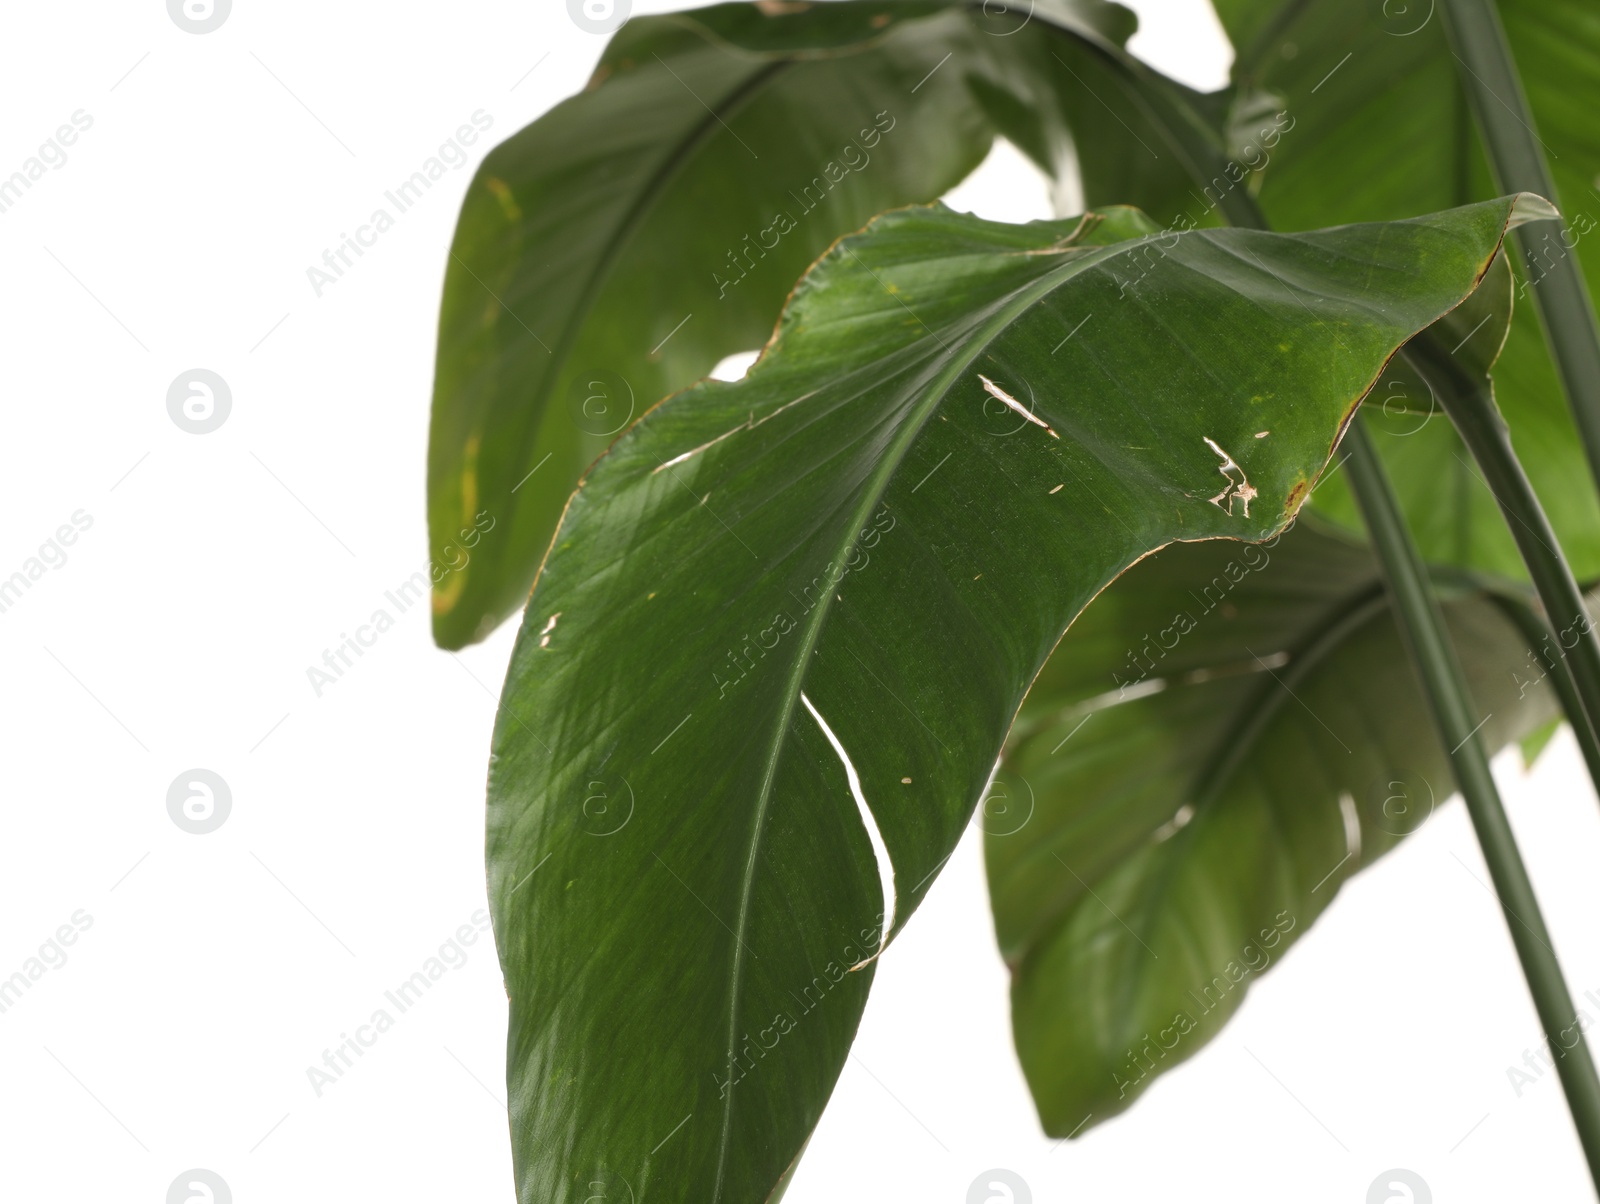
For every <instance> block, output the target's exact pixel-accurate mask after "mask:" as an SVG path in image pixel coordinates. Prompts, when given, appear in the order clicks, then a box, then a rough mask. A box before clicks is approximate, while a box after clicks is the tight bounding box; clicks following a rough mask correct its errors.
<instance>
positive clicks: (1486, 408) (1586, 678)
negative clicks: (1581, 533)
mask: <svg viewBox="0 0 1600 1204" xmlns="http://www.w3.org/2000/svg"><path fill="white" fill-rule="evenodd" d="M1406 358H1407V360H1409V361H1410V363H1411V366H1412V367H1413V368H1415V369H1416V370H1417V372H1418V373H1419V374H1420V375H1421V376H1422V378H1423V380H1424V381H1426V382H1427V384H1428V385H1429V387H1430V388H1432V390H1433V392H1434V393H1435V395H1437V396H1438V398H1439V401H1440V403H1441V404H1442V405H1443V406H1444V409H1445V413H1447V414H1448V415H1449V416H1450V421H1451V422H1453V423H1454V424H1455V427H1456V430H1457V431H1458V432H1460V434H1461V438H1462V441H1463V442H1465V443H1466V445H1467V450H1468V451H1470V452H1471V453H1472V458H1473V459H1474V460H1476V461H1477V462H1478V467H1479V468H1481V469H1482V470H1483V474H1484V483H1485V484H1487V485H1488V486H1489V492H1490V493H1492V494H1493V495H1494V499H1495V501H1496V502H1498V503H1499V505H1500V512H1501V513H1502V514H1503V515H1504V516H1505V520H1506V526H1507V527H1509V528H1510V530H1511V537H1512V538H1513V539H1515V540H1516V542H1517V549H1518V551H1520V552H1521V553H1522V561H1523V563H1524V564H1526V565H1527V566H1528V574H1529V576H1531V577H1532V578H1533V585H1534V588H1535V589H1537V590H1538V591H1539V600H1540V601H1541V602H1543V603H1544V609H1545V613H1546V614H1548V615H1549V616H1550V625H1551V626H1552V627H1554V628H1555V629H1556V632H1557V637H1558V640H1559V643H1558V645H1557V647H1556V648H1553V649H1552V650H1551V651H1553V652H1554V651H1557V649H1559V655H1560V656H1561V657H1562V658H1564V659H1565V660H1566V662H1567V665H1568V667H1569V668H1570V670H1571V673H1572V681H1573V684H1574V686H1575V687H1576V689H1577V693H1578V697H1579V698H1580V699H1581V700H1582V709H1581V711H1580V712H1579V714H1577V715H1573V716H1571V718H1572V724H1573V727H1574V728H1576V727H1577V726H1578V725H1579V723H1580V720H1582V721H1583V722H1585V723H1586V725H1587V727H1588V729H1589V733H1590V735H1591V736H1593V735H1594V734H1595V733H1596V732H1600V640H1597V639H1596V637H1595V630H1594V622H1593V620H1591V619H1590V618H1589V611H1588V608H1587V607H1586V606H1585V605H1584V600H1583V591H1581V590H1580V589H1579V588H1578V583H1577V581H1576V580H1574V579H1573V576H1572V570H1571V568H1569V567H1568V565H1567V561H1566V558H1565V557H1564V556H1562V555H1561V551H1560V544H1559V543H1557V541H1556V535H1555V532H1554V531H1552V530H1551V529H1550V520H1549V519H1548V518H1546V517H1545V512H1544V507H1543V506H1541V505H1540V504H1539V497H1538V495H1537V494H1536V493H1534V491H1533V484H1532V483H1531V482H1530V481H1529V480H1528V475H1527V473H1525V472H1523V470H1522V465H1521V463H1520V462H1519V461H1518V460H1517V455H1516V452H1515V451H1514V450H1513V449H1512V446H1511V432H1510V431H1509V430H1507V429H1506V424H1505V420H1504V419H1503V418H1502V417H1501V416H1500V410H1499V408H1498V407H1497V406H1496V405H1495V403H1494V392H1493V389H1492V386H1491V385H1490V384H1489V382H1488V380H1486V379H1484V378H1481V377H1479V376H1477V375H1476V374H1475V373H1471V372H1468V371H1467V370H1466V369H1465V368H1464V367H1462V366H1461V364H1459V363H1458V362H1457V361H1456V360H1455V358H1454V357H1453V356H1452V355H1451V354H1450V353H1449V352H1448V351H1446V350H1445V348H1444V346H1443V344H1441V343H1440V342H1439V341H1438V340H1437V339H1436V338H1435V337H1434V336H1433V334H1432V332H1431V331H1428V332H1424V333H1423V334H1422V335H1419V336H1418V337H1417V338H1415V339H1413V340H1412V341H1411V342H1410V343H1409V344H1408V345H1407V346H1406ZM1597 781H1600V779H1597Z"/></svg>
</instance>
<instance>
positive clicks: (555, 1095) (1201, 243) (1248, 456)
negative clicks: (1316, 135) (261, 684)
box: [489, 201, 1511, 1204]
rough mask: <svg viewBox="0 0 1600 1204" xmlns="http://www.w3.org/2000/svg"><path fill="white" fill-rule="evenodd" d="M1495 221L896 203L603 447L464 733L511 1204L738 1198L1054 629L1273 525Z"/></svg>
mask: <svg viewBox="0 0 1600 1204" xmlns="http://www.w3.org/2000/svg"><path fill="white" fill-rule="evenodd" d="M1510 217H1511V203H1510V202H1509V201H1501V202H1495V203H1491V204H1484V205H1479V206H1474V207H1469V208H1465V209H1460V210H1456V211H1453V212H1450V213H1446V214H1441V215H1437V216H1435V217H1431V218H1426V219H1419V220H1416V221H1412V222H1402V223H1394V224H1388V225H1382V226H1352V227H1345V228H1342V229H1338V230H1331V231H1324V232H1319V233H1315V234H1306V235H1296V236H1281V235H1273V234H1264V233H1257V232H1250V231H1242V230H1215V231H1198V232H1195V233H1191V234H1185V235H1182V236H1177V237H1171V236H1166V235H1163V234H1161V233H1160V232H1158V231H1155V230H1154V228H1153V225H1152V223H1151V222H1150V221H1149V220H1148V219H1147V218H1145V217H1144V216H1143V215H1141V214H1138V213H1137V212H1134V211H1128V210H1113V211H1107V212H1103V213H1096V214H1092V215H1090V216H1088V217H1086V218H1084V219H1082V220H1081V221H1069V222H1052V223H1034V224H1032V225H1028V226H1021V227H1011V226H1003V225H997V224H994V223H989V222H984V221H980V220H978V219H976V218H971V217H967V216H962V215H957V214H953V213H950V212H949V211H948V210H945V209H943V208H940V207H935V208H932V209H912V210H905V211H899V212H895V213H891V214H888V215H886V216H884V217H882V218H879V219H878V220H877V221H875V222H874V223H873V224H872V225H871V226H869V227H868V229H867V230H866V231H864V232H863V233H862V234H860V235H856V236H851V237H849V238H846V239H844V240H843V241H842V242H840V243H839V244H838V245H837V246H836V247H834V248H833V249H832V250H831V251H830V252H829V253H828V254H827V255H826V256H825V257H824V258H823V259H822V260H821V261H820V262H819V263H818V265H817V266H816V267H815V268H814V269H813V270H812V271H811V272H810V273H809V274H808V275H807V276H806V277H805V278H804V279H803V280H802V281H801V283H800V284H799V285H798V286H797V288H796V290H795V293H794V297H793V300H792V301H791V303H790V305H789V307H788V308H787V310H786V311H785V314H784V317H783V319H782V321H781V323H780V325H779V328H778V331H777V333H776V335H775V336H774V338H773V341H772V342H771V344H770V345H769V346H768V349H767V351H766V353H765V355H764V356H763V358H762V359H761V360H760V361H759V362H758V363H757V364H756V366H755V367H754V368H753V369H752V370H751V371H750V372H749V373H748V375H747V376H746V377H745V378H744V380H742V381H740V382H737V383H734V384H720V383H715V382H710V383H705V384H702V385H698V386H695V387H694V388H692V389H690V390H688V391H686V392H684V393H682V394H679V395H677V396H675V397H673V398H671V399H669V400H668V401H667V402H665V403H664V404H662V405H661V406H659V407H657V408H656V409H654V410H652V411H651V412H650V413H648V414H647V415H646V416H645V417H644V418H643V419H641V420H640V421H639V422H638V423H637V424H636V425H635V426H634V427H632V428H631V429H630V430H629V431H628V432H627V433H626V434H625V435H623V436H622V437H621V438H620V439H619V440H618V441H617V443H616V444H615V445H614V446H613V447H612V449H611V450H610V452H609V453H608V454H607V455H606V456H605V457H604V458H603V459H602V460H600V461H599V462H598V463H597V464H596V465H595V467H594V468H593V469H592V470H591V471H590V473H589V474H588V478H587V481H586V483H585V484H584V485H583V486H582V487H581V488H580V489H579V490H578V492H577V493H576V494H575V495H574V496H573V499H572V501H571V503H570V504H569V506H568V508H567V510H566V513H565V516H564V517H563V519H562V522H561V526H560V529H559V531H558V532H557V535H556V538H555V540H554V542H553V544H552V546H551V550H550V553H549V556H548V558H547V559H546V561H545V563H544V566H543V569H542V571H541V573H540V576H539V579H538V582H537V584H536V585H535V588H534V591H533V595H532V598H531V600H530V603H529V607H528V610H527V613H526V616H525V619H524V623H523V627H522V630H521V633H520V635H519V637H518V641H517V647H516V651H515V653H514V654H513V658H512V663H511V667H510V670H509V673H508V676H507V681H506V688H505V693H504V696H503V698H502V703H501V711H500V716H499V720H498V722H497V725H496V732H495V741H494V757H493V762H492V767H491V772H490V782H489V871H490V895H491V900H492V904H493V910H494V916H495V931H496V937H497V940H498V943H499V948H500V953H501V961H502V965H503V968H504V970H505V976H506V982H507V987H508V991H509V993H510V998H511V1036H510V1042H509V1051H508V1053H509V1070H508V1078H509V1087H510V1097H509V1098H510V1104H511V1118H512V1135H513V1151H514V1154H515V1159H516V1166H517V1177H518V1189H519V1193H520V1198H521V1199H523V1200H526V1201H540V1202H541V1204H543V1202H546V1201H548V1202H551V1204H573V1202H575V1201H577V1200H580V1199H582V1198H583V1197H584V1187H583V1185H584V1184H586V1183H588V1182H591V1181H593V1179H592V1176H595V1175H599V1174H607V1175H617V1176H621V1177H624V1178H625V1179H626V1180H627V1182H628V1184H629V1185H630V1189H631V1190H632V1191H633V1192H634V1193H635V1194H636V1198H637V1200H638V1201H639V1202H640V1204H644V1202H645V1201H649V1200H668V1199H670V1200H673V1201H676V1200H680V1199H700V1200H707V1201H711V1202H713V1204H757V1202H759V1201H762V1200H765V1199H766V1198H767V1197H768V1195H769V1194H770V1193H771V1191H772V1190H773V1187H774V1185H775V1184H776V1183H777V1182H778V1181H779V1179H780V1177H781V1176H782V1175H784V1174H785V1172H786V1171H787V1170H788V1168H789V1167H790V1166H791V1165H792V1163H793V1161H794V1159H795V1158H796V1157H797V1156H798V1154H799V1152H800V1150H801V1148H802V1145H803V1143H804V1142H805V1140H806V1138H807V1136H808V1135H809V1134H810V1132H811V1130H812V1128H813V1127H814V1125H815V1124H816V1122H817V1119H818V1117H819V1115H820V1113H821V1110H822V1107H823V1104H824V1102H825V1101H826V1099H827V1096H828V1094H829V1092H830V1091H831V1089H832V1087H833V1084H834V1081H835V1080H836V1078H837V1076H838V1074H839V1071H840V1069H841V1067H842V1065H843V1061H844V1058H845V1056H846V1053H847V1050H848V1048H849V1043H850V1040H851V1038H852V1036H853V1035H854V1032H855V1028H856V1025H857V1022H858V1020H859V1018H860V1014H861V1009H862V1007H863V1005H864V1001H865V997H866V992H867V988H868V985H869V983H870V980H871V976H872V974H873V972H874V963H873V962H871V961H870V960H869V959H870V958H871V956H872V954H873V953H874V952H875V951H876V949H877V947H878V944H879V942H880V940H881V939H882V938H883V936H884V935H885V934H886V932H887V933H888V934H892V933H893V932H894V931H897V930H898V927H899V925H900V924H902V923H903V922H904V921H905V919H906V917H907V916H909V914H910V913H911V912H912V911H913V910H914V909H915V907H916V905H917V902H918V901H919V900H920V899H921V897H922V895H923V893H924V892H925V890H926V889H927V886H928V883H929V882H931V880H932V879H933V877H934V875H935V874H936V873H937V872H938V870H939V868H940V867H941V865H942V864H943V862H944V860H945V858H947V857H948V856H949V853H950V851H951V849H952V848H953V847H954V846H955V843H956V841H957V839H958V838H959V836H960V833H961V831H962V829H963V827H964V826H965V824H966V822H967V820H968V817H969V816H970V814H971V812H972V809H973V807H974V806H975V805H976V803H977V801H978V799H979V798H980V796H981V795H982V794H983V790H984V785H985V783H986V781H987V780H988V778H989V777H990V774H991V772H992V770H993V767H994V765H995V764H996V761H997V759H998V757H999V754H1000V752H1001V749H1002V746H1003V743H1004V740H1005V736H1006V733H1007V731H1008V729H1009V728H1010V726H1011V721H1012V718H1013V716H1014V715H1015V713H1016V710H1017V708H1018V707H1019V706H1020V705H1021V703H1022V700H1023V697H1024V695H1025V693H1026V691H1027V689H1028V686H1029V684H1030V683H1031V682H1032V680H1033V678H1034V676H1035V674H1036V673H1037V672H1038V671H1039V669H1040V667H1041V666H1042V665H1043V664H1044V663H1045V660H1046V658H1047V657H1048V656H1049V654H1050V651H1051V649H1052V648H1053V647H1054V646H1055V644H1056V642H1057V641H1058V640H1059V639H1060V637H1061V634H1062V632H1063V631H1064V629H1065V628H1066V626H1067V625H1068V623H1070V622H1071V621H1072V619H1073V618H1074V617H1075V616H1076V615H1077V614H1078V612H1079V611H1081V610H1082V608H1083V607H1084V606H1086V605H1087V604H1088V602H1089V601H1090V600H1091V599H1092V598H1093V597H1094V596H1095V595H1096V594H1097V593H1098V592H1100V591H1101V590H1102V589H1104V588H1105V587H1106V586H1107V585H1109V584H1110V583H1111V582H1112V581H1114V580H1115V579H1116V578H1117V576H1118V575H1119V574H1121V573H1122V572H1124V571H1125V570H1126V569H1127V568H1128V567H1129V566H1130V565H1131V564H1133V563H1135V562H1136V561H1138V560H1139V559H1140V558H1141V557H1143V556H1145V555H1147V554H1148V553H1150V552H1151V551H1153V550H1154V549H1156V548H1159V547H1161V546H1163V545H1165V544H1167V543H1170V542H1172V541H1174V540H1205V539H1215V538H1230V539H1234V540H1260V539H1263V538H1266V537H1269V536H1271V535H1272V534H1273V533H1274V532H1276V531H1277V530H1279V529H1280V528H1281V527H1282V526H1283V524H1284V523H1285V522H1286V520H1287V519H1288V518H1289V517H1290V516H1291V515H1293V514H1294V512H1295V511H1296V509H1297V508H1298V506H1299V505H1300V503H1301V502H1302V501H1303V500H1304V498H1305V496H1306V493H1307V490H1308V489H1309V488H1310V487H1311V485H1312V483H1313V482H1314V481H1315V480H1316V479H1317V476H1318V474H1319V473H1320V472H1321V471H1322V469H1323V467H1324V466H1325V465H1326V463H1327V461H1328V457H1329V453H1330V450H1331V449H1332V447H1333V446H1334V444H1335V442H1336V440H1337V438H1338V435H1339V433H1340V431H1341V430H1342V428H1343V424H1344V423H1345V422H1346V421H1347V420H1348V418H1349V417H1350V415H1351V413H1352V411H1353V408H1354V407H1355V405H1356V404H1357V403H1358V401H1359V400H1360V398H1361V397H1362V396H1363V395H1364V394H1365V393H1366V392H1367V390H1368V388H1369V387H1370V386H1371V384H1372V383H1373V381H1375V380H1376V379H1377V377H1378V375H1379V374H1380V372H1381V369H1382V366H1383V364H1384V363H1385V362H1386V361H1387V359H1388V358H1389V356H1390V355H1391V354H1393V352H1394V350H1395V349H1396V348H1397V347H1398V346H1399V345H1400V344H1401V343H1402V342H1404V341H1405V339H1407V338H1408V337H1410V336H1411V335H1412V334H1414V333H1415V332H1416V331H1418V330H1419V329H1421V328H1423V327H1425V326H1427V325H1429V324H1430V323H1432V322H1434V321H1436V320H1437V319H1438V318H1439V317H1440V316H1441V315H1442V314H1444V313H1445V312H1446V311H1448V310H1449V309H1451V308H1452V307H1454V306H1455V305H1457V304H1458V303H1459V302H1460V301H1461V300H1462V299H1463V298H1464V297H1465V296H1467V295H1468V294H1469V293H1470V292H1471V290H1472V289H1473V287H1474V286H1475V285H1476V283H1477V281H1478V278H1479V276H1480V274H1481V273H1482V272H1483V270H1484V268H1485V267H1486V265H1487V264H1488V262H1489V261H1490V258H1491V257H1492V256H1493V254H1494V253H1495V249H1496V247H1497V246H1498V245H1499V242H1500V239H1501V236H1502V234H1503V230H1504V227H1505V225H1506V223H1507V221H1508V220H1510ZM869 820H870V822H869ZM875 845H876V846H877V854H876V856H875V851H874V848H875ZM881 883H887V885H888V890H887V891H885V889H884V887H883V885H881ZM886 913H887V916H888V917H890V918H888V919H886V918H885V916H886Z"/></svg>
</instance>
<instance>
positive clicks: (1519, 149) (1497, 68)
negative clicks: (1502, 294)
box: [1443, 0, 1600, 481]
mask: <svg viewBox="0 0 1600 1204" xmlns="http://www.w3.org/2000/svg"><path fill="white" fill-rule="evenodd" d="M1443 9H1444V17H1445V30H1446V32H1447V33H1448V34H1449V36H1450V42H1451V47H1452V49H1453V50H1454V52H1455V57H1456V61H1457V62H1458V63H1459V64H1460V66H1461V71H1460V73H1459V74H1460V77H1461V84H1462V87H1463V88H1464V89H1465V91H1466V95H1467V102H1468V103H1469V104H1470V105H1471V106H1472V111H1473V115H1474V116H1475V117H1476V118H1477V123H1478V130H1479V132H1480V133H1481V134H1482V135H1483V142H1484V145H1485V147H1486V148H1487V149H1488V152H1489V164H1490V167H1491V168H1492V169H1493V171H1494V176H1495V180H1496V181H1497V183H1498V184H1499V187H1500V191H1501V192H1536V193H1538V194H1539V195H1540V196H1542V197H1544V198H1545V199H1546V200H1548V201H1550V202H1551V203H1552V204H1559V203H1560V198H1559V197H1557V196H1556V185H1555V180H1554V179H1553V178H1552V176H1551V175H1550V166H1549V164H1548V163H1547V162H1546V161H1545V157H1544V150H1543V144H1542V143H1541V142H1540V141H1539V135H1538V134H1537V133H1536V132H1535V131H1534V125H1533V111H1532V110H1531V109H1530V108H1529V107H1528V98H1527V96H1526V95H1525V94H1524V93H1523V90H1522V81H1521V79H1520V77H1519V76H1518V74H1517V65H1516V62H1515V60H1514V59H1512V57H1511V47H1510V45H1509V44H1508V43H1507V42H1506V33H1505V29H1504V27H1503V26H1502V25H1501V24H1500V16H1499V14H1498V13H1497V12H1496V11H1495V7H1494V4H1493V3H1492V0H1444V3H1443ZM1540 225H1542V223H1534V224H1532V225H1528V226H1524V227H1522V228H1521V229H1520V230H1518V231H1517V241H1518V244H1519V245H1520V246H1521V248H1522V252H1523V257H1524V267H1525V268H1526V269H1527V270H1528V272H1529V279H1530V280H1532V279H1533V278H1532V272H1533V271H1534V270H1535V265H1536V264H1537V266H1538V269H1539V270H1540V271H1541V272H1542V275H1541V276H1540V278H1539V279H1538V280H1537V281H1534V282H1533V287H1532V289H1531V290H1530V291H1531V292H1532V293H1533V300H1534V305H1535V306H1536V307H1537V309H1538V311H1539V321H1540V323H1541V324H1542V325H1543V327H1544V332H1545V338H1546V340H1547V341H1548V342H1549V345H1550V355H1551V358H1552V359H1554V360H1555V364H1556V371H1557V372H1559V373H1560V375H1561V383H1562V386H1563V388H1564V389H1565V390H1566V394H1567V401H1568V403H1569V404H1570V405H1571V406H1572V417H1573V420H1574V421H1575V422H1576V423H1577V426H1578V434H1579V435H1580V436H1581V437H1582V439H1583V448H1584V451H1585V453H1586V454H1587V455H1588V457H1589V469H1590V471H1591V472H1592V473H1593V474H1594V476H1595V479H1596V480H1597V481H1600V328H1597V327H1596V325H1595V314H1594V305H1593V303H1592V302H1591V301H1590V298H1589V290H1588V288H1587V287H1586V286H1585V284H1584V280H1583V273H1582V272H1581V271H1580V270H1579V268H1578V259H1577V254H1576V252H1575V251H1574V250H1573V249H1572V244H1573V241H1574V240H1572V239H1571V238H1570V237H1567V236H1566V225H1565V223H1564V222H1563V224H1562V233H1563V236H1564V237H1563V238H1562V240H1561V242H1560V243H1559V245H1558V246H1557V248H1556V254H1555V255H1554V257H1553V258H1551V257H1549V256H1543V257H1539V258H1537V259H1536V257H1535V256H1536V247H1535V245H1534V244H1535V238H1534V233H1533V232H1534V229H1535V228H1536V227H1537V226H1540ZM1545 241H1546V244H1547V245H1548V235H1546V236H1545Z"/></svg>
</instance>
